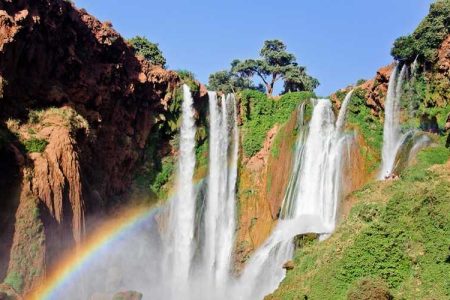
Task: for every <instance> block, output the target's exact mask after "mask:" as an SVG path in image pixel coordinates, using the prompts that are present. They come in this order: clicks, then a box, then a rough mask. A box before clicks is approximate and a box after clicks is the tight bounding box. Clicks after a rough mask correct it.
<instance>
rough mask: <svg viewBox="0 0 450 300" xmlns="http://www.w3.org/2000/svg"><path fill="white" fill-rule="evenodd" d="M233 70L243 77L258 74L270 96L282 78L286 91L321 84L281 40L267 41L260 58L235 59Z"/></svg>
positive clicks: (312, 87)
mask: <svg viewBox="0 0 450 300" xmlns="http://www.w3.org/2000/svg"><path fill="white" fill-rule="evenodd" d="M231 71H232V72H233V73H237V74H239V75H240V76H241V77H243V78H251V77H253V76H255V75H256V76H258V77H259V78H260V79H261V80H262V82H263V83H264V85H265V86H266V92H267V95H268V96H271V95H272V93H273V88H274V85H275V83H276V82H277V81H279V80H281V79H283V80H284V81H285V92H289V91H312V90H313V89H314V88H316V87H317V86H318V85H319V82H318V81H317V79H314V78H312V77H310V76H309V75H307V73H306V70H305V67H302V66H299V65H298V63H297V62H296V58H295V56H294V54H292V53H289V52H287V51H286V45H285V44H284V43H283V42H282V41H280V40H267V41H265V42H264V45H263V47H262V49H261V51H260V58H259V59H246V60H243V61H240V60H234V61H233V62H232V69H231Z"/></svg>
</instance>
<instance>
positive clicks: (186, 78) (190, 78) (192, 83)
mask: <svg viewBox="0 0 450 300" xmlns="http://www.w3.org/2000/svg"><path fill="white" fill-rule="evenodd" d="M177 74H178V76H179V77H180V78H181V80H182V81H183V83H185V84H187V85H188V86H189V88H190V89H191V92H192V93H197V92H198V91H200V85H199V83H198V82H197V80H196V79H195V74H194V73H192V72H191V71H188V70H177ZM180 91H181V90H180ZM182 95H183V94H182V93H181V97H182ZM180 100H182V99H180Z"/></svg>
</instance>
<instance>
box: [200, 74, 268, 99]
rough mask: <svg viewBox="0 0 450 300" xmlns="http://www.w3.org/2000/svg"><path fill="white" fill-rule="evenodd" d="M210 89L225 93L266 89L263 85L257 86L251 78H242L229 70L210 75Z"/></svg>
mask: <svg viewBox="0 0 450 300" xmlns="http://www.w3.org/2000/svg"><path fill="white" fill-rule="evenodd" d="M208 89H210V90H214V91H221V92H223V93H236V92H238V91H242V90H247V89H250V90H259V91H264V87H263V86H262V85H261V84H260V85H258V86H255V85H254V84H253V82H252V81H251V80H250V79H249V78H245V77H240V76H238V75H237V74H235V73H233V72H231V71H227V70H223V71H218V72H216V73H213V74H211V75H209V78H208Z"/></svg>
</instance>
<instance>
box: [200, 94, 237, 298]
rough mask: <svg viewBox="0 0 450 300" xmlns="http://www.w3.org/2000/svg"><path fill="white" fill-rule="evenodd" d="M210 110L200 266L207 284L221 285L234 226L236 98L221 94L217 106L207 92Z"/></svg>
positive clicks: (218, 286)
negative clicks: (207, 281)
mask: <svg viewBox="0 0 450 300" xmlns="http://www.w3.org/2000/svg"><path fill="white" fill-rule="evenodd" d="M209 111H210V129H209V130H210V139H209V174H208V181H207V183H208V192H207V199H206V211H205V241H204V246H203V249H202V250H203V252H204V258H203V268H204V269H205V274H206V275H207V276H206V277H207V280H210V281H212V282H211V283H210V284H214V286H216V287H217V288H219V289H223V288H224V285H225V284H226V283H227V281H228V279H229V278H228V276H229V271H230V261H231V253H232V250H233V243H234V230H235V190H236V178H237V158H238V146H239V145H238V137H239V133H238V128H237V111H236V100H235V98H234V96H233V95H228V96H227V97H225V96H223V97H221V100H220V106H219V103H218V100H217V95H216V93H215V92H209ZM230 116H231V118H230ZM230 121H231V122H230ZM230 133H231V134H230ZM230 135H231V136H230ZM230 137H231V143H230ZM229 161H230V165H229Z"/></svg>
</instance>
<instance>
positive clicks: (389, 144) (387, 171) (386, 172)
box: [379, 65, 407, 179]
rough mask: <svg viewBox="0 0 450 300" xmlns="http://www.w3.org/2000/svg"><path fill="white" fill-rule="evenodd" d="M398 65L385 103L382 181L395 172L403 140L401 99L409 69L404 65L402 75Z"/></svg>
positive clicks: (390, 80)
mask: <svg viewBox="0 0 450 300" xmlns="http://www.w3.org/2000/svg"><path fill="white" fill-rule="evenodd" d="M399 68H400V66H399V65H397V66H396V67H395V68H394V71H393V72H392V74H391V77H390V78H389V84H388V92H387V96H386V101H385V103H384V128H383V150H382V162H381V171H380V174H379V178H380V179H384V178H386V177H389V176H390V175H391V173H392V171H393V167H394V161H395V156H396V154H397V150H398V147H399V141H400V140H401V132H400V99H401V96H402V87H403V81H404V79H405V76H406V72H407V67H406V65H403V67H402V68H401V71H400V74H398V71H399Z"/></svg>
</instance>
